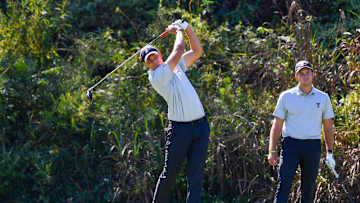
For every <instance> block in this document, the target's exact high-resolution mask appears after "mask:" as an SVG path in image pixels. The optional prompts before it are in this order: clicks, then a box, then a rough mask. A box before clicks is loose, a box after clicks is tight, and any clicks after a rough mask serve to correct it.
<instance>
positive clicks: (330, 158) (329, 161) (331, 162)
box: [326, 152, 335, 168]
mask: <svg viewBox="0 0 360 203" xmlns="http://www.w3.org/2000/svg"><path fill="white" fill-rule="evenodd" d="M326 165H328V166H329V168H335V160H334V156H333V154H332V153H329V152H328V153H327V154H326Z"/></svg>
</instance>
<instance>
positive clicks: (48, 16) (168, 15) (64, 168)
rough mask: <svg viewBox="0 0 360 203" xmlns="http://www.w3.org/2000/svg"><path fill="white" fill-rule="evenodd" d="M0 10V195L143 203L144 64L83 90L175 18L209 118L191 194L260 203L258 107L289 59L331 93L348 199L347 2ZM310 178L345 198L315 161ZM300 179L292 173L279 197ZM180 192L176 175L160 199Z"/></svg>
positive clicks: (351, 87) (282, 82) (148, 107)
mask: <svg viewBox="0 0 360 203" xmlns="http://www.w3.org/2000/svg"><path fill="white" fill-rule="evenodd" d="M322 5H326V6H322ZM0 8H1V12H0V27H1V29H0V126H1V128H0V135H1V136H0V200H2V201H12V202H150V201H151V199H152V194H153V190H154V187H155V184H156V180H157V178H158V175H159V174H160V172H161V170H162V166H163V159H164V157H163V156H164V155H163V148H164V144H165V137H164V128H166V124H167V120H166V112H167V106H166V103H165V101H164V100H163V99H162V98H161V97H160V96H159V95H158V94H157V93H156V92H155V91H154V90H153V88H152V87H151V85H150V84H149V82H148V79H147V77H148V76H147V73H146V71H147V70H146V68H144V67H143V66H142V65H141V64H140V63H139V61H137V60H135V59H134V60H132V61H130V62H128V64H125V65H124V66H123V67H122V68H120V69H119V70H118V71H117V72H115V73H114V74H113V75H111V76H110V77H109V78H108V79H107V80H106V81H105V82H104V83H102V84H101V85H100V86H99V87H97V88H96V89H95V91H94V92H93V94H94V102H92V103H91V102H90V101H88V100H86V96H85V92H86V89H87V88H88V87H90V86H92V85H93V84H95V83H96V82H97V81H98V80H99V79H100V78H102V77H104V76H105V75H106V74H107V73H108V72H110V71H112V70H113V69H114V68H115V67H116V64H120V63H121V62H123V61H124V60H125V59H127V58H128V57H130V56H132V55H133V54H134V53H135V52H136V51H137V50H138V49H139V48H140V47H142V46H143V45H145V44H146V42H148V41H150V40H151V39H152V38H153V37H156V36H157V35H158V34H160V33H161V32H162V31H163V30H164V29H165V28H166V27H167V25H168V24H170V23H171V22H173V21H174V20H175V19H178V18H180V17H181V18H184V19H186V20H187V21H188V22H189V23H190V24H191V25H192V27H193V29H194V30H195V31H196V33H198V35H199V38H200V40H201V42H202V44H203V47H204V50H205V54H204V56H203V57H201V58H200V60H199V61H198V62H197V63H195V64H194V65H193V66H192V69H191V70H190V71H189V72H188V73H187V74H188V76H189V78H190V80H191V82H192V84H193V85H194V86H195V88H196V89H197V92H198V94H199V96H200V99H201V101H203V104H204V107H205V109H206V113H207V115H208V118H209V121H210V125H211V137H210V139H211V142H210V146H209V150H208V153H209V156H208V159H207V167H206V169H205V177H204V178H205V179H204V190H203V191H204V192H203V200H204V202H248V201H251V202H254V201H271V200H272V198H273V195H274V192H275V191H274V190H275V183H276V175H274V174H275V172H276V171H274V170H273V169H271V168H269V167H268V164H267V160H266V153H267V150H266V149H267V145H268V135H269V130H270V125H271V120H272V116H271V112H272V111H273V109H274V105H275V103H276V100H277V97H278V95H279V94H280V92H281V91H283V90H285V89H287V88H289V87H292V86H294V85H296V81H295V78H294V76H293V67H294V64H295V62H296V61H297V60H299V59H308V60H310V61H311V63H312V64H314V67H315V69H316V73H317V78H316V84H315V85H316V87H318V88H320V89H322V90H324V91H326V92H327V93H329V94H330V96H331V98H332V102H333V104H334V105H333V106H334V110H335V112H336V116H337V117H336V120H335V127H336V137H337V139H336V146H335V157H336V160H337V162H339V165H341V167H339V169H340V168H341V169H342V173H341V175H343V176H344V177H345V184H346V186H347V188H348V190H349V191H350V193H351V195H352V196H353V197H354V198H355V199H357V200H358V199H359V197H358V196H356V195H357V193H356V192H357V191H359V190H360V188H359V185H360V184H359V178H360V177H359V175H358V174H360V171H359V169H360V167H359V157H360V155H359V150H358V148H359V133H360V129H359V126H360V123H359V120H360V118H359V115H360V114H359V111H360V110H359V99H360V98H359V95H360V92H359V89H360V87H359V85H358V84H359V82H360V78H359V76H360V75H359V73H360V72H359V65H358V61H359V40H360V38H359V36H360V32H359V31H356V29H355V27H356V26H358V14H359V13H360V11H359V8H358V4H356V1H355V0H354V1H328V0H316V1H315V0H308V1H302V3H301V5H296V7H294V9H295V10H293V11H292V12H293V13H292V14H291V15H289V11H288V10H289V8H290V4H289V2H288V1H245V3H244V2H243V3H241V2H240V1H217V0H207V1H192V0H180V1H162V0H160V1H133V0H125V1H113V0H96V1H83V0H77V1H55V0H46V1H42V0H38V1H35V0H21V1H6V2H5V3H4V2H1V3H0ZM339 8H342V9H343V10H344V12H345V15H346V19H345V20H343V19H342V18H341V16H340V14H339V13H338V12H337V10H338V9H339ZM275 11H276V12H277V14H276V15H273V14H274V12H275ZM330 11H331V12H330ZM301 12H304V13H303V14H305V15H300V14H299V13H301ZM350 13H351V15H350ZM264 22H270V24H268V23H264ZM339 26H341V27H340V28H341V29H340V28H339V29H338V27H339ZM335 27H336V29H337V30H336V31H334V28H335ZM346 32H348V33H346ZM327 33H328V34H327ZM344 33H345V34H344ZM349 33H351V34H349ZM173 41H174V36H172V35H167V36H166V37H165V38H163V39H161V40H159V41H158V42H157V43H155V45H156V46H157V47H158V48H159V49H160V50H161V51H162V54H163V56H164V57H166V56H168V54H169V53H170V52H171V49H172V44H173ZM332 41H334V42H335V43H332ZM328 44H329V45H331V46H327V45H328ZM187 48H188V47H187ZM322 162H324V160H322ZM320 175H321V176H320V177H321V178H319V180H318V185H317V191H316V194H317V196H316V198H317V201H323V202H339V201H345V199H346V197H345V196H344V194H343V193H342V192H340V190H341V188H340V187H339V186H338V185H336V184H335V180H334V178H333V176H332V175H331V173H330V171H329V170H328V169H327V168H326V167H325V165H324V164H322V165H321V168H320ZM328 180H330V181H328ZM299 186H300V184H299V181H298V177H297V178H296V182H295V185H294V189H293V191H292V194H291V201H296V199H297V198H298V194H297V192H296V191H297V189H298V188H299ZM334 191H335V193H334ZM336 191H338V192H336ZM185 193H186V178H185V175H184V171H181V173H180V174H179V177H178V179H177V182H176V185H175V187H174V189H173V193H172V197H171V198H172V201H173V202H184V201H185ZM330 193H332V194H335V195H329V194H330Z"/></svg>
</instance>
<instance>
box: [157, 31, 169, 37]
mask: <svg viewBox="0 0 360 203" xmlns="http://www.w3.org/2000/svg"><path fill="white" fill-rule="evenodd" d="M168 33H169V31H165V32H163V33H161V35H160V36H159V39H161V38H163V37H165V35H167V34H168Z"/></svg>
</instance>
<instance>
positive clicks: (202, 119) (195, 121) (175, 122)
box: [170, 116, 206, 125]
mask: <svg viewBox="0 0 360 203" xmlns="http://www.w3.org/2000/svg"><path fill="white" fill-rule="evenodd" d="M204 121H206V117H205V116H204V117H202V118H199V119H197V120H193V121H187V122H182V121H172V120H170V122H171V124H181V125H198V124H201V123H203V122H204Z"/></svg>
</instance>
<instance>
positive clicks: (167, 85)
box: [140, 20, 210, 203]
mask: <svg viewBox="0 0 360 203" xmlns="http://www.w3.org/2000/svg"><path fill="white" fill-rule="evenodd" d="M166 30H167V31H168V32H169V33H170V34H175V35H176V38H175V42H174V46H173V49H172V52H171V53H170V56H169V57H168V58H167V59H166V61H165V62H163V59H162V55H161V52H160V51H159V50H157V49H156V48H155V47H153V46H146V47H144V48H142V49H141V51H140V58H141V60H142V62H144V63H145V66H146V67H148V68H149V71H148V74H149V81H150V83H151V85H152V86H153V88H154V89H155V90H156V91H157V92H158V93H159V94H160V95H161V96H162V97H163V98H164V99H165V101H166V102H167V105H168V118H169V120H170V122H169V126H168V128H167V132H166V146H165V165H164V168H163V171H162V173H161V174H160V177H159V179H158V182H157V185H156V189H155V194H154V198H153V202H156V203H158V202H169V199H170V192H171V187H172V186H173V185H174V183H175V180H176V175H177V173H178V172H179V170H180V169H181V166H182V164H183V162H184V160H185V158H187V160H188V163H187V167H186V176H187V187H188V189H187V202H188V203H190V202H191V203H195V202H196V203H200V202H201V199H200V194H201V189H202V179H203V175H202V173H203V169H204V167H205V160H206V154H207V148H208V142H209V133H210V128H209V124H208V121H207V119H206V118H205V112H204V109H203V106H202V104H201V102H200V99H199V96H198V95H197V93H196V91H195V89H194V87H193V86H192V85H191V83H190V81H189V79H188V78H187V76H186V75H185V72H186V70H187V69H188V67H189V66H191V65H192V64H193V63H194V62H195V61H197V60H198V59H199V58H200V56H201V55H202V53H203V49H202V47H201V44H200V41H199V39H198V38H197V36H196V34H195V32H194V31H193V30H192V28H191V26H190V25H189V24H188V23H187V22H185V21H182V20H177V21H175V22H174V23H172V24H171V25H169V26H168V27H167V29H166ZM183 31H185V33H186V35H187V37H188V38H189V42H190V50H189V51H187V52H185V53H184V48H185V42H184V36H183Z"/></svg>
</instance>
